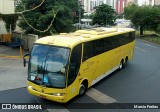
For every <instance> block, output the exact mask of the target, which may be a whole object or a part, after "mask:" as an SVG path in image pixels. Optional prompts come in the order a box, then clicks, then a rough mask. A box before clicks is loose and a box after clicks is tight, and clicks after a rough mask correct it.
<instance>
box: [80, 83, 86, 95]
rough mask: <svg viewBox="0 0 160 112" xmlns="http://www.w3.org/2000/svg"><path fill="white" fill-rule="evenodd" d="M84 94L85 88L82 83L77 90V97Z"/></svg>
mask: <svg viewBox="0 0 160 112" xmlns="http://www.w3.org/2000/svg"><path fill="white" fill-rule="evenodd" d="M85 92H86V86H85V85H84V83H82V84H81V85H80V88H79V96H82V95H84V94H85Z"/></svg>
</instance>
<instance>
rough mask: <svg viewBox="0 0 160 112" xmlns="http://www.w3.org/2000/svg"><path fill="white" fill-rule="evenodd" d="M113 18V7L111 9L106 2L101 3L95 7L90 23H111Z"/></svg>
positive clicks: (104, 24)
mask: <svg viewBox="0 0 160 112" xmlns="http://www.w3.org/2000/svg"><path fill="white" fill-rule="evenodd" d="M115 19H116V17H115V11H114V9H112V7H111V6H109V5H107V4H102V5H100V6H98V7H96V11H95V13H94V15H93V20H92V24H98V25H102V26H106V25H113V24H114V22H115Z"/></svg>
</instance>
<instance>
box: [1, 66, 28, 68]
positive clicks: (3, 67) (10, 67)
mask: <svg viewBox="0 0 160 112" xmlns="http://www.w3.org/2000/svg"><path fill="white" fill-rule="evenodd" d="M0 68H25V67H21V66H20V67H13V66H0Z"/></svg>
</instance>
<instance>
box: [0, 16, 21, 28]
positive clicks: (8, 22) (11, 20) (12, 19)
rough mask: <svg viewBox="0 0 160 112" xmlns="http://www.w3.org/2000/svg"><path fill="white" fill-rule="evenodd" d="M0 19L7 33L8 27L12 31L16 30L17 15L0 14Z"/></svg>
mask: <svg viewBox="0 0 160 112" xmlns="http://www.w3.org/2000/svg"><path fill="white" fill-rule="evenodd" d="M1 18H2V20H3V21H4V22H5V27H6V29H7V31H9V30H10V26H11V30H12V31H14V30H15V29H16V22H17V20H18V15H17V14H1Z"/></svg>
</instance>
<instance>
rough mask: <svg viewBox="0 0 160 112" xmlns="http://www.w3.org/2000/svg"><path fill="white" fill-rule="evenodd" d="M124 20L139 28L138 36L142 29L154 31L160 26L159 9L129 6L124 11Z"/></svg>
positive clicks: (155, 7) (141, 33)
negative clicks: (128, 20)
mask: <svg viewBox="0 0 160 112" xmlns="http://www.w3.org/2000/svg"><path fill="white" fill-rule="evenodd" d="M124 14H125V18H126V19H130V20H131V21H132V23H133V24H134V25H135V26H139V27H140V35H143V30H144V29H150V30H154V31H155V30H156V29H157V28H158V25H159V24H160V19H159V18H160V7H157V6H141V7H139V6H136V5H130V6H128V7H126V8H125V9H124Z"/></svg>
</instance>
